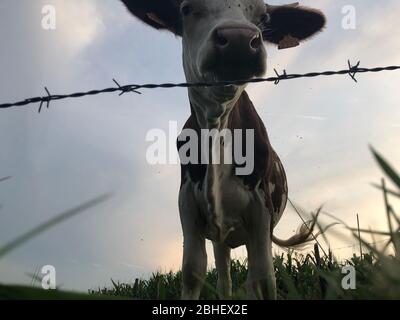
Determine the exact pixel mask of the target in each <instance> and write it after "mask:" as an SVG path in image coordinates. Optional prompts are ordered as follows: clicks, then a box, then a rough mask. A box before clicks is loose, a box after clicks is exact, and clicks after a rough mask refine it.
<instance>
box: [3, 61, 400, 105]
mask: <svg viewBox="0 0 400 320" xmlns="http://www.w3.org/2000/svg"><path fill="white" fill-rule="evenodd" d="M347 64H348V68H347V69H344V70H338V71H323V72H309V73H304V74H288V73H287V72H286V70H284V71H283V74H279V73H278V71H277V70H276V69H274V72H275V76H274V77H269V78H255V79H250V80H236V81H218V82H198V83H162V84H131V85H126V86H121V85H120V84H119V83H118V82H117V81H116V80H115V79H113V81H114V83H115V84H116V85H117V87H112V88H106V89H100V90H91V91H86V92H75V93H71V94H63V95H51V94H50V92H49V90H48V89H47V88H45V90H46V93H47V96H44V97H35V98H28V99H24V100H22V101H18V102H14V103H3V104H0V109H7V108H12V107H21V106H26V105H30V104H34V103H40V106H39V113H40V112H41V110H42V107H43V104H44V103H45V102H46V104H47V108H49V106H50V102H51V101H53V100H64V99H71V98H81V97H85V96H93V95H98V94H104V93H112V92H120V95H123V94H124V93H126V92H134V93H137V94H141V92H140V91H139V90H140V89H156V88H164V89H170V88H194V87H203V88H204V87H226V86H242V85H246V84H250V83H261V82H273V83H275V85H278V84H279V83H280V81H282V80H293V79H300V78H315V77H320V76H333V75H348V76H350V78H351V79H353V80H354V81H355V82H357V79H356V74H357V73H367V72H370V73H376V72H382V71H394V70H400V66H398V65H395V66H388V67H375V68H360V61H359V62H358V63H357V64H356V65H355V66H352V65H351V62H350V60H348V61H347Z"/></svg>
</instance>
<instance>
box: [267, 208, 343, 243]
mask: <svg viewBox="0 0 400 320" xmlns="http://www.w3.org/2000/svg"><path fill="white" fill-rule="evenodd" d="M318 213H319V212H318ZM318 213H317V214H316V215H315V217H314V218H313V219H312V220H310V221H306V222H304V223H302V224H301V225H300V227H299V228H298V230H297V232H296V234H295V235H294V236H292V237H291V238H289V239H287V240H282V239H279V238H277V237H275V236H274V235H272V241H273V243H275V244H276V245H278V246H280V247H283V248H288V249H303V248H304V247H306V246H307V245H308V244H310V242H312V241H315V240H316V239H317V237H318V236H320V235H321V234H323V233H324V232H325V231H327V230H328V229H329V228H330V227H333V226H334V225H336V224H337V223H333V224H330V225H328V226H327V227H325V228H319V229H320V230H319V231H318V232H316V233H314V229H315V226H316V224H317V219H318Z"/></svg>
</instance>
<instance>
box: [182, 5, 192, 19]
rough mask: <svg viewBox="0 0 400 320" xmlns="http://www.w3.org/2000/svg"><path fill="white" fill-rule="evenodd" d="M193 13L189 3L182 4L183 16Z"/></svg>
mask: <svg viewBox="0 0 400 320" xmlns="http://www.w3.org/2000/svg"><path fill="white" fill-rule="evenodd" d="M191 13H192V6H191V5H190V3H188V2H187V1H184V2H182V4H181V14H182V15H183V16H187V15H189V14H191Z"/></svg>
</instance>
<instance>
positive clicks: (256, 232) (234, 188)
mask: <svg viewBox="0 0 400 320" xmlns="http://www.w3.org/2000/svg"><path fill="white" fill-rule="evenodd" d="M122 1H123V2H124V3H125V5H126V7H127V8H128V9H129V11H130V12H131V13H133V14H134V15H135V16H137V17H138V18H140V19H141V20H142V21H144V22H146V23H147V24H149V25H151V26H152V27H154V28H157V29H165V30H169V31H171V32H173V33H174V34H175V35H177V36H180V37H182V42H183V67H184V70H185V75H186V78H187V81H188V82H203V81H221V80H248V79H251V78H254V77H259V76H262V75H263V74H264V73H265V71H266V56H267V55H266V50H265V48H264V45H263V42H264V41H265V42H269V43H273V44H275V45H278V46H279V47H280V48H287V47H294V46H297V45H298V44H299V43H300V42H301V41H302V40H305V39H308V38H310V37H312V36H313V35H314V34H316V33H317V32H319V31H321V30H322V29H323V27H324V25H325V17H324V15H323V14H322V13H321V12H320V11H318V10H314V9H309V8H306V7H301V6H299V5H298V4H297V3H296V4H291V5H285V6H271V5H268V4H265V3H264V2H263V1H262V0H122ZM245 87H246V86H245V85H238V86H227V87H210V88H205V87H196V88H190V89H189V90H188V91H189V100H190V105H191V116H190V118H189V120H188V121H187V123H186V125H185V128H190V129H192V130H195V131H196V132H197V133H199V135H200V134H201V130H203V129H210V130H214V129H216V130H218V131H222V130H227V129H232V130H234V129H245V130H246V129H249V130H253V132H254V141H253V143H254V169H253V170H252V172H251V173H250V174H247V175H238V174H237V173H236V171H235V168H237V167H238V165H237V164H235V163H233V164H227V163H221V164H218V163H215V164H213V162H211V163H209V164H200V161H199V162H195V163H188V164H182V165H181V168H182V183H181V188H180V194H179V209H180V217H181V223H182V229H183V236H184V253H183V265H182V272H183V290H182V298H183V299H198V298H199V296H200V292H201V288H202V285H203V281H204V277H205V274H206V268H207V255H206V239H209V240H212V241H213V245H214V255H215V262H216V268H217V270H218V288H217V289H218V294H219V296H220V298H229V297H231V294H232V284H231V276H230V251H231V249H232V248H235V247H238V246H241V245H246V247H247V253H248V268H249V271H248V282H247V285H248V291H249V294H250V296H251V297H252V298H264V299H265V298H269V299H274V298H276V281H275V275H274V267H273V259H272V258H273V257H272V242H274V243H276V244H278V245H280V246H294V245H298V244H301V243H304V242H305V241H308V240H309V237H310V232H309V230H307V229H305V228H303V229H302V232H300V233H299V234H296V235H295V236H293V237H292V238H290V239H289V240H286V241H284V240H279V239H277V238H276V237H275V236H273V229H274V227H275V226H276V224H277V223H278V221H279V219H280V217H281V216H282V214H283V211H284V209H285V206H286V201H287V198H288V188H287V182H286V176H285V171H284V169H283V166H282V163H281V161H280V160H279V158H278V156H277V154H276V153H275V151H274V150H273V148H272V147H271V144H270V142H269V139H268V135H267V131H266V129H265V127H264V124H263V122H262V120H261V119H260V117H259V116H258V114H257V111H256V109H255V108H254V106H253V104H252V102H251V101H250V99H249V97H248V95H247V93H246V92H245V91H244V90H245ZM243 132H244V131H243ZM243 141H244V142H243V143H244V144H245V143H246V139H243ZM184 142H185V138H184V137H183V138H182V137H181V138H179V139H178V149H180V148H181V147H182V145H183V144H184ZM221 143H223V142H221ZM233 145H235V143H234V144H233ZM206 151H207V152H208V151H209V150H206ZM204 152H205V150H202V149H201V148H199V157H201V154H203V153H204Z"/></svg>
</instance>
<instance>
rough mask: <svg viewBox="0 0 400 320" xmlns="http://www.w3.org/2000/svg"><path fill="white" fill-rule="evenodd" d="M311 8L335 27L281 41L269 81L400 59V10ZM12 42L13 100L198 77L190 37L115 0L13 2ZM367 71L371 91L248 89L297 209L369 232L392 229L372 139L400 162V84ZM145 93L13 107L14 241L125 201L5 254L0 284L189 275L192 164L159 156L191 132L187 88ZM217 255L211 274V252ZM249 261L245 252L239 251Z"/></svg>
mask: <svg viewBox="0 0 400 320" xmlns="http://www.w3.org/2000/svg"><path fill="white" fill-rule="evenodd" d="M271 3H272V4H283V3H285V2H283V1H271ZM48 4H50V5H52V6H54V8H55V9H56V17H57V20H56V30H44V29H43V28H42V24H41V22H42V18H43V14H42V8H43V6H44V5H48ZM301 4H303V5H309V6H313V7H317V8H320V9H321V10H323V11H324V12H325V14H326V16H327V18H328V24H327V27H326V30H325V31H324V32H323V33H321V34H320V35H319V36H318V37H315V38H314V39H312V40H310V41H307V42H305V43H303V44H301V45H300V46H299V47H297V48H294V49H290V50H283V51H278V50H277V49H276V48H275V47H273V46H269V45H267V51H268V66H269V70H268V75H271V76H272V75H273V74H274V73H273V69H274V68H276V69H277V70H283V69H286V70H287V72H293V73H305V72H310V71H324V70H332V69H333V70H336V69H343V68H346V66H347V60H348V59H350V60H351V61H353V62H357V61H358V60H361V66H365V67H375V66H386V65H394V64H397V65H399V64H400V53H399V52H400V39H399V38H398V36H397V28H398V14H397V13H398V12H399V10H400V2H399V1H397V0H386V1H372V0H362V1H361V0H345V1H342V0H337V1H328V0H326V1H316V0H308V1H305V0H304V1H302V2H301ZM345 5H352V6H354V8H355V10H356V11H355V12H356V28H355V29H354V30H346V29H344V28H343V27H342V20H343V17H344V14H343V13H342V9H343V7H344V6H345ZM0 39H1V46H0V102H1V103H2V102H12V101H15V100H21V99H24V98H27V97H31V96H38V95H43V94H44V87H45V86H46V87H48V89H49V90H50V92H51V93H54V94H61V93H70V92H75V91H81V90H90V89H94V88H96V89H97V88H105V87H110V86H113V82H112V79H113V78H115V79H117V80H118V82H119V83H121V84H126V83H154V82H155V83H162V82H182V81H184V80H185V78H184V74H183V70H182V65H181V49H182V48H181V44H180V40H179V38H177V37H175V36H173V35H171V34H169V33H168V32H159V31H155V30H152V29H151V28H149V27H147V26H145V25H144V24H142V23H140V22H138V21H137V20H135V19H134V18H133V17H131V16H130V15H129V14H128V12H127V11H126V10H125V8H124V7H123V6H122V4H121V3H120V2H119V1H117V0H113V1H105V0H97V1H95V0H79V1H78V0H68V1H66V0H46V1H42V0H35V1H32V0H2V1H1V2H0ZM357 77H358V80H359V82H358V83H357V84H356V83H354V82H353V81H352V80H351V79H350V78H349V77H348V76H334V77H326V78H322V77H320V78H314V79H301V80H293V81H287V82H281V83H280V84H279V85H278V86H274V85H273V84H265V83H264V84H253V85H250V86H249V87H248V92H249V94H250V97H251V98H252V100H253V102H254V104H255V106H256V108H257V111H258V112H259V114H260V116H261V118H262V119H263V121H264V122H265V124H266V127H267V130H268V133H269V136H270V139H271V142H272V144H273V146H274V148H275V150H276V151H277V152H278V154H279V155H280V157H281V159H282V161H283V164H284V166H285V168H286V171H287V176H288V183H289V189H290V195H289V196H290V197H291V199H292V200H293V201H295V202H296V203H297V204H298V205H299V206H301V207H302V208H304V210H305V211H306V212H310V211H313V210H315V209H317V208H318V207H320V206H321V205H323V208H324V210H325V211H328V212H330V213H332V214H334V215H335V216H337V217H338V218H340V219H342V220H344V221H345V222H346V223H348V224H350V225H351V226H355V225H356V214H357V213H358V214H359V216H360V223H361V227H362V228H368V227H372V228H374V229H379V230H386V228H387V226H386V221H385V215H384V207H383V205H382V195H381V194H380V193H379V192H378V191H376V190H375V189H374V188H372V187H371V185H370V183H371V182H379V181H380V179H381V177H382V173H381V171H380V170H379V169H378V167H377V165H376V164H375V162H374V160H373V158H372V156H371V154H370V151H369V149H368V145H369V144H371V145H373V146H374V147H375V148H376V149H378V150H379V151H380V152H381V153H382V154H384V155H385V157H386V158H388V159H389V160H390V162H391V163H393V164H394V165H395V166H397V167H400V148H398V136H399V134H400V108H399V107H398V106H399V104H400V95H399V94H398V88H399V86H400V74H399V72H387V73H377V74H362V75H358V76H357ZM142 93H143V94H142V95H137V94H125V95H123V96H121V97H118V95H117V94H105V95H98V96H92V97H86V98H81V99H73V100H72V99H71V100H63V101H56V102H53V103H52V104H51V106H50V109H49V110H47V109H45V110H43V112H42V113H41V114H38V113H37V107H38V106H36V105H35V106H27V107H18V108H13V109H7V110H1V111H0V150H1V151H0V177H5V176H11V177H12V179H10V180H8V181H6V182H2V183H1V184H0V204H1V205H2V208H1V209H0V245H1V244H5V243H7V242H8V241H10V240H12V239H14V238H15V237H16V236H18V235H20V234H22V233H24V232H25V231H27V230H29V229H31V228H32V227H34V226H36V225H38V224H40V223H42V222H44V221H47V220H48V219H50V218H52V217H54V216H55V215H57V214H58V213H61V212H63V211H65V210H67V209H70V208H73V207H75V206H77V205H79V204H81V203H83V202H85V201H87V200H90V199H92V198H95V197H96V196H98V195H101V194H104V193H109V192H111V193H112V194H113V197H112V198H111V199H110V200H108V201H107V202H105V203H103V204H101V205H99V206H97V207H95V208H92V209H90V210H88V211H86V212H84V213H82V214H81V215H79V216H77V217H75V218H73V219H71V220H68V221H67V222H65V223H63V224H61V225H59V226H56V227H54V228H53V229H51V230H49V231H47V232H46V233H44V234H42V235H40V236H39V237H37V238H35V239H33V240H32V241H30V242H29V243H27V244H25V245H24V246H22V247H20V248H18V249H17V250H15V251H13V252H12V253H10V254H9V255H7V256H6V257H4V258H3V259H1V260H0V283H18V284H29V283H30V282H31V279H30V278H29V276H28V275H27V273H33V272H34V271H35V270H36V269H37V268H40V267H41V266H44V265H53V266H55V268H56V271H57V283H58V284H59V285H61V286H62V287H63V288H66V289H72V290H79V291H86V290H88V289H95V288H97V287H101V286H109V285H110V283H111V282H110V279H114V280H119V281H128V282H129V281H133V280H134V279H135V278H137V277H144V278H145V277H147V276H148V275H150V274H151V273H152V272H154V271H157V270H160V271H169V270H170V269H172V270H178V269H179V267H180V263H181V258H182V233H181V227H180V221H179V214H178V205H177V197H178V190H179V184H180V169H179V165H156V166H154V165H150V164H149V163H148V162H147V161H146V150H147V148H148V147H149V142H147V141H146V134H147V132H149V131H150V130H151V129H154V128H159V129H162V130H166V131H167V130H168V124H169V121H178V124H179V127H182V125H183V124H184V122H185V120H186V119H187V117H188V116H189V114H190V109H189V103H188V98H187V92H186V91H185V89H172V90H165V89H159V90H152V91H149V90H143V92H142ZM174 139H175V138H174ZM300 222H301V221H300V219H299V217H298V216H297V215H296V214H295V212H294V211H293V210H292V209H291V208H290V207H288V208H287V210H286V212H285V214H284V216H283V218H282V220H281V221H280V223H279V224H278V226H277V228H276V229H275V235H277V236H278V237H280V238H288V237H290V236H291V235H293V233H294V231H295V230H296V229H297V227H298V226H299V224H300ZM322 222H323V223H330V222H332V219H329V218H328V217H322ZM335 229H336V231H338V232H344V230H343V228H341V227H340V226H339V227H336V228H335ZM327 236H328V239H329V242H330V245H331V247H333V248H336V250H334V254H335V255H336V256H337V257H338V258H346V257H347V256H349V255H351V254H352V253H353V252H355V250H356V247H355V245H354V243H355V242H356V241H355V240H354V239H350V238H349V237H341V238H340V237H337V234H336V232H328V234H327ZM378 239H379V238H378ZM324 245H325V246H326V244H324ZM344 247H349V248H344ZM275 250H277V251H278V250H279V249H278V248H275ZM208 252H209V254H208V256H209V265H210V266H212V264H213V258H212V250H211V246H210V244H209V243H208ZM244 256H245V250H244V248H243V247H242V248H239V249H236V250H235V251H234V252H233V257H236V258H243V257H244Z"/></svg>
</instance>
